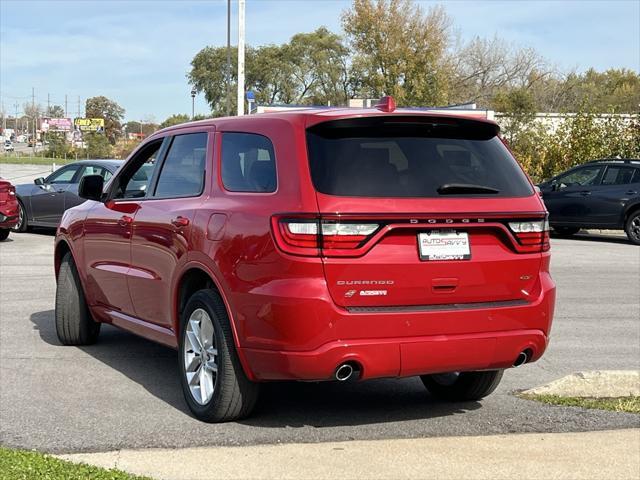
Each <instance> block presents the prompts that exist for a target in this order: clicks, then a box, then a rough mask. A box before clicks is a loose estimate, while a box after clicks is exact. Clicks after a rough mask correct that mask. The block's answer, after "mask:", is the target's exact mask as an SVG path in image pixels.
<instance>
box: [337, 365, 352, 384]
mask: <svg viewBox="0 0 640 480" xmlns="http://www.w3.org/2000/svg"><path fill="white" fill-rule="evenodd" d="M353 372H354V369H353V365H351V364H349V363H343V364H342V365H340V366H339V367H338V368H336V375H335V376H336V380H338V381H339V382H346V381H347V380H349V379H350V378H351V376H352V375H353Z"/></svg>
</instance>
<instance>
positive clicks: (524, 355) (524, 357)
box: [513, 350, 531, 367]
mask: <svg viewBox="0 0 640 480" xmlns="http://www.w3.org/2000/svg"><path fill="white" fill-rule="evenodd" d="M530 357H531V353H530V351H529V350H523V351H522V352H520V353H519V354H518V357H517V358H516V361H515V362H513V366H514V367H519V366H520V365H524V364H525V363H527V362H528V361H529V358H530Z"/></svg>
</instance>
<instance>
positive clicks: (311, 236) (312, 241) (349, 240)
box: [272, 217, 380, 256]
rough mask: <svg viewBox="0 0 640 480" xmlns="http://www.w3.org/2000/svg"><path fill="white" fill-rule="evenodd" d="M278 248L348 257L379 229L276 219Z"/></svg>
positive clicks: (315, 220)
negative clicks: (350, 252)
mask: <svg viewBox="0 0 640 480" xmlns="http://www.w3.org/2000/svg"><path fill="white" fill-rule="evenodd" d="M272 222H273V231H274V233H276V235H275V236H276V240H277V241H278V245H279V246H280V248H282V249H283V250H284V251H286V252H287V253H292V254H295V255H309V256H317V255H319V254H320V253H321V252H322V253H323V254H334V255H337V256H340V255H345V254H346V255H348V254H349V252H348V251H349V250H353V249H356V248H358V247H360V246H361V245H362V244H363V243H364V242H365V241H366V240H367V239H368V238H369V237H370V236H371V235H373V234H374V233H375V232H376V231H377V230H378V229H379V228H380V224H378V223H371V222H354V221H349V222H341V221H339V220H333V219H321V218H313V219H311V218H304V217H302V218H287V217H284V218H277V217H274V218H273V221H272Z"/></svg>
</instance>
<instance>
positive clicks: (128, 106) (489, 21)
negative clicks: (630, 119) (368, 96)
mask: <svg viewBox="0 0 640 480" xmlns="http://www.w3.org/2000/svg"><path fill="white" fill-rule="evenodd" d="M417 3H420V4H421V5H422V6H423V7H425V8H428V7H429V6H431V5H438V4H441V5H443V6H444V7H445V9H446V11H447V13H448V14H449V15H450V16H451V18H452V20H453V27H454V29H455V30H456V31H457V33H458V35H459V36H460V38H461V40H463V41H464V40H468V39H471V38H473V37H475V36H481V37H493V36H494V35H497V36H498V37H501V38H503V39H505V40H507V41H508V42H509V43H511V44H513V45H514V46H522V47H533V48H535V49H536V50H537V51H538V52H539V53H540V54H542V55H543V56H544V57H545V58H547V59H548V60H549V61H551V62H552V63H553V64H554V65H556V66H557V67H558V68H559V69H560V70H562V71H569V70H572V69H575V70H577V71H584V70H586V69H588V68H589V67H594V68H596V69H598V70H605V69H608V68H622V67H624V68H628V69H633V70H635V71H640V0H608V1H607V0H604V1H599V0H582V1H578V0H576V1H563V0H551V1H547V0H537V1H525V0H511V1H504V0H491V1H489V0H487V1H482V0H477V1H468V0H448V1H440V2H433V1H419V2H417ZM232 4H233V6H232V11H233V13H232V14H233V17H232V33H231V34H232V44H235V43H236V42H237V17H236V8H237V1H236V0H233V1H232ZM350 4H351V2H350V1H343V0H247V1H246V32H247V33H246V41H247V43H248V44H251V45H254V46H257V45H263V44H269V43H276V44H277V43H283V42H286V41H288V40H289V38H290V37H291V36H292V35H294V34H295V33H298V32H310V31H313V30H315V29H316V28H318V27H320V26H323V25H324V26H326V27H327V28H329V29H330V30H332V31H335V32H341V26H340V15H341V12H342V11H343V10H344V9H346V8H348V7H349V6H350ZM207 45H214V46H223V45H226V0H200V1H188V0H182V1H181V0H146V1H124V0H102V1H90V0H86V1H84V0H75V1H57V0H48V1H45V0H40V1H30V0H0V97H1V98H0V101H1V102H2V104H3V105H4V109H5V111H6V112H7V113H8V114H9V115H14V114H15V104H16V103H18V113H19V114H20V113H21V111H22V105H23V104H24V102H27V101H31V92H32V88H34V89H35V97H36V102H38V103H40V104H42V105H44V106H46V104H47V96H49V98H50V101H51V103H52V104H59V105H63V106H64V99H65V94H66V95H67V98H68V115H69V116H76V115H77V111H78V97H80V99H81V110H84V101H85V100H86V98H87V97H92V96H97V95H104V96H107V97H109V98H111V99H113V100H115V101H117V102H118V103H119V104H120V105H121V106H122V107H124V108H125V110H126V114H125V116H126V119H127V120H144V121H155V122H161V121H162V120H164V119H165V118H166V117H168V116H169V115H171V114H174V113H190V111H191V97H190V86H189V84H188V83H187V79H186V74H187V72H188V71H189V69H190V62H191V60H192V58H193V57H194V55H195V54H196V53H197V52H198V51H199V50H200V49H202V48H203V47H205V46H207ZM195 110H196V113H208V112H209V108H208V106H207V104H206V102H205V101H204V99H203V98H202V96H201V95H199V96H198V98H196V108H195Z"/></svg>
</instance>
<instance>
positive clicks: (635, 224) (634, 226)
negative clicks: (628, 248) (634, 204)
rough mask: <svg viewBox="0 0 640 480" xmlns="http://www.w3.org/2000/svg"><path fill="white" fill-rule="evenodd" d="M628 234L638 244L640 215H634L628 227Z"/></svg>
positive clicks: (639, 239)
mask: <svg viewBox="0 0 640 480" xmlns="http://www.w3.org/2000/svg"><path fill="white" fill-rule="evenodd" d="M629 234H630V235H631V236H632V237H633V239H634V240H635V241H636V242H640V215H636V216H635V217H634V218H633V220H631V224H630V225H629Z"/></svg>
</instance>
